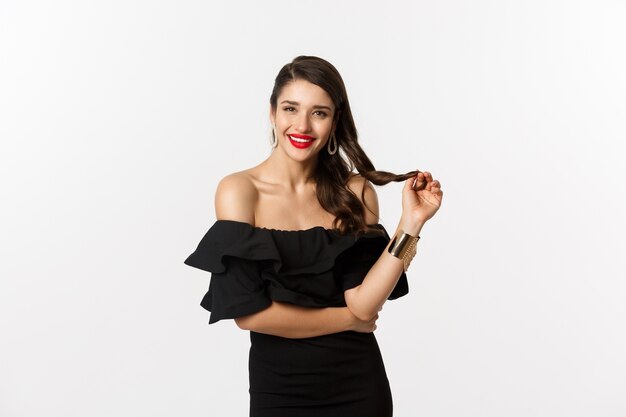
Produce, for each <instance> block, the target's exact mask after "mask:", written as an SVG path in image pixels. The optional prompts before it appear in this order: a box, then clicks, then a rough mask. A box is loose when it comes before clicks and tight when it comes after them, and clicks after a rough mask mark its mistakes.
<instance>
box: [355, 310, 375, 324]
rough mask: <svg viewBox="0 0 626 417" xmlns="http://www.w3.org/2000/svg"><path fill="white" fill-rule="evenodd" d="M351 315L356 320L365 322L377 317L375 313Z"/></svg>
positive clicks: (361, 312) (363, 312)
mask: <svg viewBox="0 0 626 417" xmlns="http://www.w3.org/2000/svg"><path fill="white" fill-rule="evenodd" d="M352 314H354V315H355V316H356V318H357V319H359V320H361V321H365V322H368V321H372V320H374V318H376V316H377V315H378V314H377V313H371V312H368V311H358V312H357V313H354V312H353V313H352Z"/></svg>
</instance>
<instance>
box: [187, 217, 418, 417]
mask: <svg viewBox="0 0 626 417" xmlns="http://www.w3.org/2000/svg"><path fill="white" fill-rule="evenodd" d="M370 226H372V231H368V232H366V233H362V234H358V235H356V234H355V235H341V234H339V233H338V232H336V231H334V230H329V229H325V228H323V227H314V228H311V229H306V230H295V231H287V230H276V229H266V228H260V227H254V226H252V225H250V224H248V223H242V222H237V221H232V220H218V221H216V222H215V223H214V225H213V226H212V227H211V228H210V229H209V230H208V231H207V232H206V234H205V235H204V237H203V238H202V239H201V241H200V243H199V244H198V247H197V249H196V250H195V251H194V252H193V253H192V254H191V255H189V257H188V258H187V259H186V260H185V264H187V265H189V266H193V267H195V268H200V269H202V270H205V271H209V272H211V273H212V275H211V281H210V284H209V289H208V292H207V293H206V295H205V296H204V298H203V299H202V301H201V302H200V305H201V306H202V307H204V308H205V309H207V310H209V311H210V312H211V315H210V318H209V324H212V323H215V322H217V321H219V320H222V319H232V318H236V317H241V316H245V315H248V314H252V313H255V312H257V311H260V310H263V309H265V308H267V307H269V306H270V304H271V303H272V300H275V301H280V302H285V303H292V304H297V305H301V306H309V307H345V306H346V303H345V299H344V295H343V292H344V291H345V290H346V289H349V288H353V287H356V286H357V285H359V284H360V283H361V282H362V281H363V278H364V277H365V275H366V274H367V272H368V271H369V269H370V268H371V267H372V265H373V264H374V263H375V262H376V260H377V259H378V257H379V256H380V255H381V253H382V251H383V250H384V249H385V247H386V246H387V243H388V242H389V235H388V233H387V231H386V230H385V229H384V227H383V226H382V225H380V224H375V225H370ZM408 291H409V289H408V282H407V278H406V275H405V274H404V273H403V274H402V275H401V276H400V279H399V280H398V283H397V284H396V287H395V288H394V290H393V292H392V293H391V295H390V296H389V298H388V299H389V300H393V299H396V298H398V297H401V296H403V295H405V294H407V293H408ZM250 342H251V346H250V354H249V362H248V369H249V382H250V389H249V393H250V417H283V416H284V417H287V416H288V417H309V416H311V417H313V416H315V417H320V416H342V417H344V416H355V417H356V416H358V417H369V416H371V417H390V416H392V414H393V404H392V396H391V390H390V386H389V381H388V379H387V374H386V372H385V366H384V363H383V359H382V356H381V353H380V349H379V347H378V343H377V341H376V337H375V336H374V333H359V332H354V331H343V332H339V333H334V334H329V335H323V336H316V337H309V338H300V339H291V338H284V337H279V336H273V335H268V334H263V333H257V332H254V331H250Z"/></svg>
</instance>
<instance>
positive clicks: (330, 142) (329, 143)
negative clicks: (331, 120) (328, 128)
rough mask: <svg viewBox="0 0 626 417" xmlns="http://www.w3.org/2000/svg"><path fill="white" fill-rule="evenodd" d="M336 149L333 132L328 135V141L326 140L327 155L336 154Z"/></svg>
mask: <svg viewBox="0 0 626 417" xmlns="http://www.w3.org/2000/svg"><path fill="white" fill-rule="evenodd" d="M331 148H332V150H331ZM337 148H338V146H337V138H336V137H335V132H333V133H332V135H330V139H328V147H327V149H328V153H329V154H331V155H334V154H335V153H336V152H337Z"/></svg>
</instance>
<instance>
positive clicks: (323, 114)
mask: <svg viewBox="0 0 626 417" xmlns="http://www.w3.org/2000/svg"><path fill="white" fill-rule="evenodd" d="M315 113H319V114H320V115H321V116H323V117H326V116H328V115H327V114H326V112H324V111H321V110H318V111H316V112H315Z"/></svg>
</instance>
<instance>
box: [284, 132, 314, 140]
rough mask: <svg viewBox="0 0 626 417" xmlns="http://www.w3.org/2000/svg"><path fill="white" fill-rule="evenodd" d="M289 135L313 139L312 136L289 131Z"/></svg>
mask: <svg viewBox="0 0 626 417" xmlns="http://www.w3.org/2000/svg"><path fill="white" fill-rule="evenodd" d="M289 136H293V137H294V138H298V139H314V137H313V136H308V135H301V134H299V133H290V134H289Z"/></svg>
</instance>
